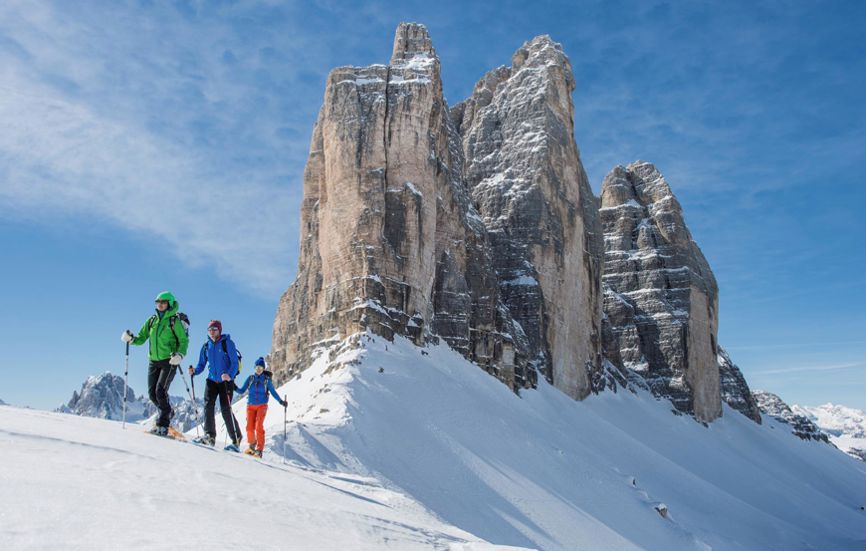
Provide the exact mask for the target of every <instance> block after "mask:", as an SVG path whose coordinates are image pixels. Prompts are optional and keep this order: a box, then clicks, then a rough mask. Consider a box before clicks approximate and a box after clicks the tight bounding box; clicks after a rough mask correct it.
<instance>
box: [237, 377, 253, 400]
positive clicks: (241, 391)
mask: <svg viewBox="0 0 866 551" xmlns="http://www.w3.org/2000/svg"><path fill="white" fill-rule="evenodd" d="M252 380H253V376H252V375H250V376H249V377H247V380H246V382H244V385H243V386H242V387H240V388H238V389H237V393H238V396H239V397H240V396H243V394H244V392H246V391H247V389H248V388H249V387H250V383H251V382H252Z"/></svg>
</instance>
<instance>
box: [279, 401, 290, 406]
mask: <svg viewBox="0 0 866 551" xmlns="http://www.w3.org/2000/svg"><path fill="white" fill-rule="evenodd" d="M280 405H281V406H283V407H288V405H289V403H288V402H286V401H285V400H281V401H280Z"/></svg>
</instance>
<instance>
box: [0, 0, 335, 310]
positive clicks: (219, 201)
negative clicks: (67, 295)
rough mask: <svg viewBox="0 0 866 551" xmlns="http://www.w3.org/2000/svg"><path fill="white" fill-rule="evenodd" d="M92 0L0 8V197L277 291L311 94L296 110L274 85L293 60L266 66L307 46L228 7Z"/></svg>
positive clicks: (292, 245) (9, 208)
mask: <svg viewBox="0 0 866 551" xmlns="http://www.w3.org/2000/svg"><path fill="white" fill-rule="evenodd" d="M103 7H104V8H105V11H104V12H103V11H101V10H100V9H99V8H95V7H94V6H92V5H86V4H82V5H81V6H80V12H78V13H64V10H63V6H62V5H58V4H54V5H50V4H37V3H23V2H22V3H16V2H11V3H4V5H3V6H2V7H0V118H2V120H3V121H4V131H3V132H2V133H0V208H2V209H3V211H4V212H5V213H6V215H7V216H20V217H25V218H28V219H37V220H41V221H42V222H45V221H47V220H51V219H53V218H56V217H57V215H62V216H60V217H61V218H64V217H69V216H71V217H72V218H73V219H74V220H76V221H83V222H84V223H86V224H88V225H90V226H99V225H100V224H102V225H104V224H106V223H108V224H110V225H111V226H114V227H118V228H122V229H124V230H126V231H127V232H129V233H130V234H131V235H132V236H137V237H139V238H141V239H142V241H143V242H144V243H145V244H146V245H147V246H156V247H157V248H158V249H160V250H163V251H166V252H168V253H171V254H173V255H175V256H176V257H177V258H178V259H180V260H182V261H184V262H186V263H188V264H190V265H193V266H202V265H203V266H213V267H214V268H215V269H216V270H217V271H218V273H219V274H220V275H221V276H223V277H224V278H226V279H229V280H232V281H236V282H239V283H240V284H242V285H243V286H245V287H247V288H249V289H251V290H253V291H255V292H259V293H262V294H266V295H267V296H271V297H272V296H274V295H275V294H276V293H278V292H280V291H281V290H282V289H284V288H285V286H286V285H287V284H288V282H289V279H290V277H291V274H292V272H293V270H294V268H295V262H294V254H295V250H296V242H297V238H296V235H297V224H298V222H297V212H298V205H299V202H300V190H301V181H300V177H301V173H302V168H303V162H304V159H305V157H306V152H307V149H308V141H307V140H308V136H309V132H310V129H309V127H308V125H307V124H306V123H307V121H306V118H308V117H309V116H310V114H309V111H311V110H312V111H314V110H315V108H316V106H314V105H306V104H301V105H297V106H296V107H297V109H298V110H299V111H302V112H303V115H304V116H302V117H298V116H297V113H293V112H292V110H291V109H289V107H290V102H291V99H290V98H282V97H280V94H282V93H284V89H285V88H286V87H288V86H289V84H292V85H294V84H296V83H298V81H299V80H301V79H303V78H307V79H309V75H306V76H305V75H304V74H303V71H302V69H299V68H294V69H293V70H287V71H286V73H285V74H281V75H273V76H272V75H268V74H266V73H264V72H263V71H264V70H265V67H270V68H272V69H273V68H279V67H281V66H283V65H285V64H286V62H287V60H283V62H281V61H280V60H279V59H276V60H275V59H273V58H274V57H277V58H279V57H280V56H291V55H295V54H297V53H298V51H299V50H303V48H304V46H305V44H304V43H303V41H301V40H297V39H295V40H288V39H287V40H281V41H277V40H276V39H275V37H273V36H268V34H267V33H264V34H263V35H260V36H259V39H260V42H259V43H258V44H253V43H251V42H250V41H246V40H245V38H246V37H245V36H239V32H241V31H239V30H238V28H237V26H236V25H235V26H231V25H229V24H228V23H227V20H228V19H230V18H231V15H232V14H218V15H219V16H217V15H213V16H208V17H204V16H203V17H199V18H196V20H195V21H185V19H184V17H182V14H178V13H175V12H173V11H172V10H170V9H168V8H164V9H163V11H137V10H135V9H134V8H133V6H131V5H126V6H120V7H114V8H112V7H109V6H106V5H103ZM76 9H79V8H76ZM236 9H237V8H236ZM241 34H242V33H241ZM278 49H279V51H278ZM311 57H313V58H315V56H311ZM238 58H240V60H241V62H239V63H236V64H234V65H236V66H233V63H232V60H233V59H234V60H238ZM263 58H268V59H263ZM315 61H316V60H315V59H313V62H314V63H315ZM257 72H262V73H261V74H257ZM240 73H243V77H245V78H239V77H241V74H240ZM251 74H252V76H253V77H255V78H250V75H251ZM265 80H268V85H267V86H262V87H261V89H258V88H257V86H258V85H259V84H261V83H262V82H263V81H265ZM315 84H316V85H317V86H320V84H319V83H318V82H316V83H315ZM303 86H304V84H303V83H301V84H297V88H298V89H301V88H303ZM76 223H77V222H76Z"/></svg>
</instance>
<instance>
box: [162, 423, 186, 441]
mask: <svg viewBox="0 0 866 551" xmlns="http://www.w3.org/2000/svg"><path fill="white" fill-rule="evenodd" d="M167 430H168V432H167V433H166V435H165V436H168V437H169V438H174V439H175V440H180V441H182V442H186V436H184V435H183V433H182V432H180V431H179V430H177V429H176V428H174V427H172V426H169V427H168V429H167Z"/></svg>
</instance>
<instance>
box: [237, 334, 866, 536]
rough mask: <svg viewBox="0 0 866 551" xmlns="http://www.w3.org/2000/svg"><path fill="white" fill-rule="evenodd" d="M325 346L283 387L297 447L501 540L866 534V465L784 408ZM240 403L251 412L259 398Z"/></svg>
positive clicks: (440, 350)
mask: <svg viewBox="0 0 866 551" xmlns="http://www.w3.org/2000/svg"><path fill="white" fill-rule="evenodd" d="M349 341H354V344H352V343H350V342H349ZM358 341H360V342H358ZM358 345H360V348H357V349H356V347H357V346H358ZM314 355H315V361H314V362H313V365H312V366H311V368H310V369H308V370H306V371H304V372H302V373H300V374H299V375H298V376H296V378H295V379H293V380H291V381H289V382H288V383H286V384H285V385H284V386H283V387H281V389H280V394H283V393H285V394H286V395H287V396H288V401H289V410H288V418H289V420H290V421H289V425H288V426H289V432H288V441H287V442H286V443H285V453H286V456H287V458H288V459H290V460H291V461H293V462H296V463H299V464H301V465H304V466H307V467H311V468H324V469H331V470H337V471H341V472H347V473H351V474H352V475H354V476H368V477H375V478H377V479H379V480H382V481H383V482H384V483H385V484H386V485H388V486H389V487H391V488H394V489H395V490H396V489H399V491H401V492H404V493H407V494H409V495H411V496H412V497H413V498H414V499H417V500H418V501H419V502H421V503H422V504H424V505H425V506H426V507H427V508H429V509H430V510H431V511H432V512H433V513H435V514H436V515H438V516H439V517H440V518H442V519H443V520H444V521H446V522H448V523H451V524H454V525H455V526H458V527H459V528H461V529H463V530H466V531H468V532H471V533H473V534H475V535H476V536H479V537H481V538H483V539H485V540H487V541H490V542H494V543H501V544H508V545H518V546H525V547H534V548H539V549H546V550H555V549H563V550H565V549H584V548H586V549H630V548H635V549H636V548H646V549H709V548H717V549H803V548H816V549H850V548H862V547H863V546H866V522H864V521H866V513H864V512H863V511H862V510H861V506H863V505H866V476H864V474H866V467H864V465H863V464H862V463H860V462H858V461H856V460H854V459H852V458H850V457H848V456H846V455H845V454H843V453H841V452H839V451H838V450H836V449H834V448H832V447H830V446H827V445H826V444H822V443H819V442H806V441H802V440H800V439H799V438H797V437H795V436H794V435H792V434H791V433H790V431H789V430H788V429H787V427H785V426H784V425H780V424H779V422H778V421H776V420H775V419H773V418H772V417H769V416H765V417H764V419H763V422H764V423H763V425H757V424H755V423H754V422H752V421H751V420H749V419H748V418H746V417H745V416H743V415H741V414H740V413H738V412H736V411H734V410H732V409H730V408H728V407H727V406H725V407H726V409H727V411H726V412H725V415H724V416H723V418H721V419H718V420H716V421H715V422H713V423H712V424H711V425H709V426H704V425H702V424H700V423H698V422H696V421H695V420H694V419H693V418H692V417H690V416H685V415H680V416H676V415H672V405H671V404H670V402H668V401H666V400H658V399H656V398H655V397H653V396H652V395H651V394H650V393H648V392H644V391H638V393H637V394H632V393H631V392H628V391H620V392H619V393H610V392H607V393H602V394H601V395H598V396H594V397H591V398H590V399H588V400H585V401H583V402H577V401H574V400H572V399H570V398H568V397H567V396H566V395H565V394H563V393H561V392H559V391H558V390H556V389H554V388H552V387H551V386H549V385H547V384H545V383H543V382H540V383H539V387H538V389H537V390H524V391H522V392H521V393H520V395H519V396H518V395H516V394H514V393H513V392H512V391H510V390H509V389H508V388H507V387H505V386H504V385H501V384H499V383H498V382H497V381H496V380H495V379H493V378H492V377H490V376H489V375H487V374H486V373H485V372H484V371H482V370H480V369H478V367H477V366H475V365H473V364H471V363H469V362H468V361H467V360H465V359H464V358H463V357H462V356H461V355H459V354H458V353H456V352H454V351H453V350H451V349H450V348H448V347H447V346H444V345H441V346H428V347H426V348H421V347H417V346H415V345H414V344H412V343H411V342H410V341H408V340H405V339H403V338H400V337H397V338H396V339H395V341H394V342H389V341H386V340H384V339H381V338H380V337H376V336H373V335H370V334H361V335H355V336H354V337H352V338H350V339H347V340H346V341H343V342H342V343H336V344H333V345H332V346H331V347H330V348H320V349H318V350H317V351H316V352H315V354H314ZM235 409H236V412H237V413H238V414H239V418H243V412H244V405H243V403H240V404H238V405H236V406H235ZM281 413H282V412H281V411H279V406H277V407H276V408H274V407H272V408H271V413H270V414H269V417H268V424H269V425H270V426H271V429H270V430H271V432H270V438H269V441H270V445H271V447H272V448H273V450H275V451H277V452H280V451H281V450H282V448H283V441H282V434H279V432H280V431H281V429H282V419H279V415H280V414H281ZM241 423H242V424H243V421H241ZM660 511H663V512H666V516H663V515H662V514H661V512H660Z"/></svg>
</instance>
